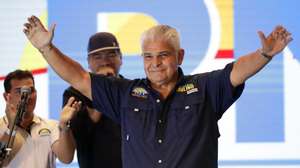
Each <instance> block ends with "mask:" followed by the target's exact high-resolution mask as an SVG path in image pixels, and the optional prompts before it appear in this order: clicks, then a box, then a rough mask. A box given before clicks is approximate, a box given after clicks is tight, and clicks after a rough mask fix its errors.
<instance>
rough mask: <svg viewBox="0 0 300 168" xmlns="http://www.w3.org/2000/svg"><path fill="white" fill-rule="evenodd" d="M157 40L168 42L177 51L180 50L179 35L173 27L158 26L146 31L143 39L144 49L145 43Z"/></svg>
mask: <svg viewBox="0 0 300 168" xmlns="http://www.w3.org/2000/svg"><path fill="white" fill-rule="evenodd" d="M156 40H163V41H165V42H167V43H168V44H169V45H170V46H171V47H172V48H173V49H174V50H175V51H177V50H179V49H180V40H179V33H178V32H177V30H176V29H175V28H173V27H171V26H168V25H157V26H153V27H152V28H150V29H148V30H147V31H145V32H144V33H143V34H142V37H141V44H142V47H143V46H144V43H145V42H147V41H156Z"/></svg>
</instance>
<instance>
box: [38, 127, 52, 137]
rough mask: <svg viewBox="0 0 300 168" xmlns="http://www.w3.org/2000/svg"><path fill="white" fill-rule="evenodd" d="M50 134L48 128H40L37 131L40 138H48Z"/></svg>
mask: <svg viewBox="0 0 300 168" xmlns="http://www.w3.org/2000/svg"><path fill="white" fill-rule="evenodd" d="M50 134H51V131H50V130H49V129H48V128H42V129H40V130H39V135H40V136H48V135H50Z"/></svg>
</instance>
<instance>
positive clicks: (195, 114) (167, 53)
mask: <svg viewBox="0 0 300 168" xmlns="http://www.w3.org/2000/svg"><path fill="white" fill-rule="evenodd" d="M24 26H25V29H24V33H25V34H26V36H27V37H28V39H29V40H30V42H31V43H32V44H33V45H34V46H35V47H36V48H37V49H39V50H40V52H41V53H42V54H43V56H44V58H45V59H46V60H47V62H48V63H49V64H50V66H51V67H52V68H53V69H54V70H55V71H56V72H57V74H59V75H60V76H61V78H63V79H64V80H65V81H67V82H69V83H70V84H71V85H72V86H73V87H75V88H76V89H78V90H79V91H81V92H82V93H83V94H84V95H86V96H87V97H89V98H90V99H92V100H93V105H94V107H95V108H96V109H97V110H99V111H102V112H103V113H104V114H106V115H107V116H109V117H110V118H112V119H113V120H115V121H117V122H119V123H120V124H121V128H122V150H123V151H122V159H123V160H122V161H123V166H124V167H125V168H139V167H144V168H152V167H168V168H173V167H174V168H175V167H177V168H187V167H188V168H198V167H204V168H216V167H217V166H218V162H217V160H218V158H217V156H218V137H219V130H218V125H217V122H218V120H219V119H220V118H221V117H222V115H223V113H224V112H225V111H226V110H227V109H228V108H229V107H230V106H231V105H232V104H233V103H234V102H235V101H236V100H237V99H238V97H239V96H240V95H241V93H242V90H243V88H244V82H245V81H246V80H247V79H248V78H250V77H251V76H253V75H254V74H256V73H257V72H258V71H259V70H260V69H262V68H263V67H264V66H265V65H266V64H267V63H268V62H270V61H271V59H272V58H273V57H274V56H275V55H276V54H278V53H279V52H281V51H282V50H283V49H284V48H285V47H286V45H287V44H288V43H289V42H290V41H291V40H292V38H291V34H290V33H289V32H288V31H287V30H286V29H285V28H284V27H282V26H277V27H276V28H275V29H274V30H273V32H271V34H270V35H268V36H267V37H265V35H264V33H262V32H259V38H260V40H261V44H262V47H261V48H260V49H258V50H256V51H254V52H251V53H249V54H246V55H245V56H242V57H240V58H239V59H238V60H236V61H235V62H232V63H229V64H228V65H226V67H225V68H224V69H222V70H217V71H212V72H209V73H202V74H196V75H184V74H183V72H182V69H181V68H180V65H181V64H182V62H183V57H184V50H183V49H182V48H181V47H180V41H179V34H178V32H177V31H176V29H174V28H172V27H170V26H168V25H157V26H154V27H152V28H150V29H149V30H147V31H146V32H145V33H144V34H143V36H142V44H141V47H142V56H143V60H144V71H145V73H146V76H147V78H146V79H136V80H125V79H117V78H108V77H105V76H103V75H94V74H89V73H88V72H86V71H85V70H84V69H83V68H82V67H81V66H80V65H79V64H78V63H77V62H75V61H73V60H72V59H70V58H69V57H67V56H65V55H64V54H62V53H61V52H60V51H59V50H58V49H57V48H56V47H55V46H54V45H53V44H52V42H51V41H52V38H53V34H54V27H55V26H52V27H51V28H50V31H47V30H46V29H45V28H44V26H43V25H42V24H41V22H40V21H39V19H38V18H36V17H34V16H33V17H30V18H29V19H28V23H26V24H25V25H24Z"/></svg>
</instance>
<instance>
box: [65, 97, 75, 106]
mask: <svg viewBox="0 0 300 168" xmlns="http://www.w3.org/2000/svg"><path fill="white" fill-rule="evenodd" d="M74 100H75V98H74V97H70V98H69V99H68V102H67V104H66V106H69V107H71V106H72V104H73V102H74Z"/></svg>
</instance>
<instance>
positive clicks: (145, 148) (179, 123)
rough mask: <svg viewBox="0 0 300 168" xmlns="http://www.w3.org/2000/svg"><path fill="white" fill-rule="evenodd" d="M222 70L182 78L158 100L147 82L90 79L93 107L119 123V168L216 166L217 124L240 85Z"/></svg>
mask: <svg viewBox="0 0 300 168" xmlns="http://www.w3.org/2000/svg"><path fill="white" fill-rule="evenodd" d="M232 67H233V63H231V64H228V65H227V66H226V67H225V68H224V69H223V70H218V71H213V72H210V73H203V74H197V75H189V76H184V75H183V73H182V70H181V69H180V68H179V69H178V71H179V79H178V82H177V84H176V87H175V88H174V90H173V91H172V93H171V94H170V95H169V96H168V97H167V98H166V99H165V100H162V99H160V96H159V94H158V92H156V91H155V90H154V89H152V88H151V86H150V83H149V81H148V80H147V79H136V80H125V79H117V78H107V77H104V76H100V75H91V79H92V97H93V104H94V106H95V108H96V109H98V110H99V111H101V112H103V113H105V114H106V115H107V116H109V117H111V118H112V119H113V120H114V121H116V122H118V123H120V124H121V129H122V132H121V134H122V160H123V167H125V168H140V167H143V168H159V167H163V168H217V160H218V137H219V131H218V125H217V121H218V120H219V119H220V118H221V116H222V115H223V113H224V112H225V111H226V110H227V109H228V108H229V107H230V106H231V105H232V104H233V103H234V101H235V100H236V99H237V98H238V97H239V96H240V95H241V93H242V90H243V88H244V85H240V86H238V87H236V88H234V87H233V86H232V84H231V82H230V72H231V70H232Z"/></svg>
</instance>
